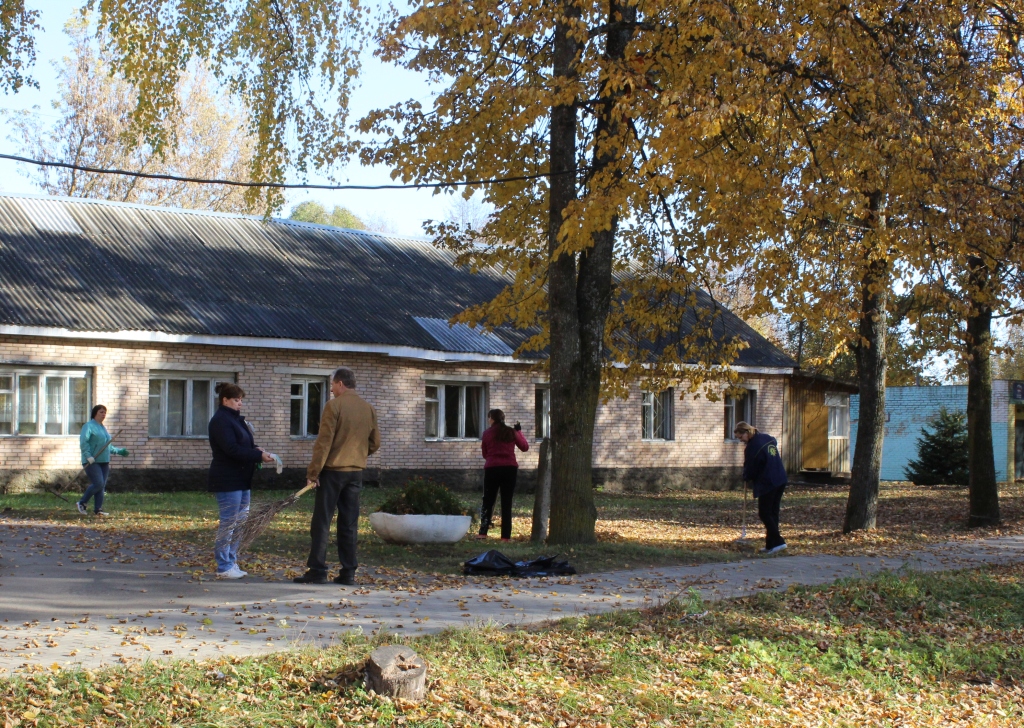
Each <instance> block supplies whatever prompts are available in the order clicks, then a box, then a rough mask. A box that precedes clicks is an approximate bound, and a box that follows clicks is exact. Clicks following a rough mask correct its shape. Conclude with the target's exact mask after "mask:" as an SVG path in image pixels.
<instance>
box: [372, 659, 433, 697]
mask: <svg viewBox="0 0 1024 728" xmlns="http://www.w3.org/2000/svg"><path fill="white" fill-rule="evenodd" d="M366 687H367V689H369V690H373V691H374V692H375V693H377V694H378V695H387V696H389V697H392V698H402V699H403V700H410V701H413V702H419V701H420V700H423V698H425V697H426V695H427V663H426V662H424V661H423V658H422V657H420V656H419V655H417V654H416V653H415V652H413V651H412V649H410V648H408V647H406V646H404V645H388V646H386V647H378V648H377V649H375V650H374V651H373V652H371V653H370V659H369V661H368V662H367V663H366Z"/></svg>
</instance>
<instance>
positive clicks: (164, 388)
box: [146, 370, 235, 440]
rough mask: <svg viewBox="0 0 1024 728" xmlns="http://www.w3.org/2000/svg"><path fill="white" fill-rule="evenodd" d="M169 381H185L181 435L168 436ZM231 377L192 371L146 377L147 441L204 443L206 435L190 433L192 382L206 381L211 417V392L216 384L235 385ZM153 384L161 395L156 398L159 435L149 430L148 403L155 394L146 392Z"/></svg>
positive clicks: (213, 403) (213, 404)
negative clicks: (182, 440)
mask: <svg viewBox="0 0 1024 728" xmlns="http://www.w3.org/2000/svg"><path fill="white" fill-rule="evenodd" d="M171 380H177V381H184V382H185V406H184V408H183V410H182V413H181V417H182V420H183V421H182V428H181V429H182V433H181V434H178V433H174V434H168V433H167V410H168V408H167V392H168V382H170V381H171ZM234 381H235V375H234V374H215V373H208V372H192V371H177V370H167V371H151V372H150V373H149V378H148V379H147V381H146V393H147V396H146V436H147V437H148V438H149V439H150V440H181V439H189V440H206V439H209V434H208V433H199V434H196V433H194V432H193V431H192V395H193V383H194V382H209V392H210V395H209V397H210V399H209V403H208V405H207V412H209V413H210V417H211V418H212V417H213V415H214V413H215V412H216V411H217V393H216V392H215V391H214V390H215V389H216V388H217V384H218V382H232V383H233V382H234ZM153 382H160V394H159V395H156V396H157V397H159V399H160V404H159V407H160V432H159V434H155V435H154V434H153V433H151V432H150V431H149V407H150V400H152V399H153V397H154V395H153V394H151V393H149V390H150V388H151V386H152V383H153Z"/></svg>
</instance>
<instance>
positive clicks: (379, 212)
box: [0, 0, 452, 235]
mask: <svg viewBox="0 0 1024 728" xmlns="http://www.w3.org/2000/svg"><path fill="white" fill-rule="evenodd" d="M81 4H82V0H28V2H27V5H28V6H29V7H30V8H32V9H37V10H40V11H42V15H41V17H40V25H41V26H42V32H40V33H39V34H38V35H37V36H36V52H37V53H36V65H35V67H34V68H33V69H32V71H31V73H32V76H33V77H34V78H35V79H36V81H38V82H39V89H38V90H36V89H32V88H23V89H22V90H21V91H19V92H18V93H17V94H0V108H3V109H11V110H22V109H32V108H33V107H38V111H37V113H40V114H44V115H49V116H53V117H54V118H56V115H55V112H54V110H53V108H52V107H51V105H50V104H51V101H52V100H53V99H54V98H55V97H56V95H57V88H56V81H55V75H54V70H53V67H52V62H53V61H56V60H59V59H60V58H61V57H62V56H64V55H65V54H66V53H67V52H68V43H67V36H65V35H64V33H63V31H62V28H63V26H64V23H65V21H67V19H68V18H69V17H71V14H72V13H73V12H74V11H75V10H76V9H77V8H78V7H80V6H81ZM409 98H415V99H418V100H420V101H423V102H427V101H428V100H429V99H430V87H429V86H428V84H427V83H426V81H425V80H423V78H422V77H420V76H418V75H416V74H413V73H409V72H407V71H403V70H400V69H396V68H393V67H389V66H384V65H382V64H380V63H378V62H377V61H376V60H375V59H373V58H372V57H368V58H367V59H366V60H365V65H364V74H363V80H362V84H361V87H360V89H359V90H358V91H357V92H356V94H355V96H354V98H353V104H352V110H353V112H354V114H360V113H362V112H365V111H366V110H368V109H370V108H373V107H375V106H385V105H388V104H392V103H394V102H396V101H400V100H404V99H409ZM353 118H357V117H356V116H353ZM0 152H3V153H6V154H17V153H18V152H19V149H18V146H17V144H15V143H13V142H11V141H10V140H9V139H7V134H6V133H4V134H2V135H0ZM26 171H27V165H24V164H18V163H15V162H10V161H8V160H0V190H2V191H4V192H23V193H38V192H39V189H38V188H37V187H36V185H35V184H33V182H32V181H31V180H30V179H29V178H28V177H27V176H26V175H25V172H26ZM340 176H341V178H342V179H344V178H347V179H348V181H349V182H351V183H352V184H388V183H391V182H392V180H391V178H390V176H389V170H388V169H386V168H382V167H362V166H360V165H358V164H356V165H353V166H351V167H349V168H348V169H346V170H345V172H344V174H343V175H340ZM289 181H297V180H294V179H293V180H289ZM308 181H309V182H311V183H318V182H327V180H325V179H323V178H320V177H317V176H315V175H310V177H309V179H308ZM307 199H317V200H320V201H321V202H323V203H325V204H326V205H327V206H328V207H333V206H334V205H342V206H343V207H347V208H349V209H350V210H352V211H353V212H355V213H356V214H357V215H359V216H360V217H362V218H364V219H366V218H373V217H377V218H383V219H385V220H388V221H389V222H390V224H391V225H393V227H394V229H395V231H396V232H398V233H400V234H403V235H422V234H423V229H422V223H423V221H424V220H427V219H441V218H444V217H445V215H446V214H447V212H448V209H449V206H450V205H451V203H452V197H451V196H449V195H434V194H433V193H432V192H431V191H429V190H383V191H338V192H331V191H320V190H318V191H315V192H308V193H307V192H302V191H290V192H289V193H288V194H287V206H286V208H285V212H287V210H288V209H290V208H291V206H292V205H295V204H297V203H299V202H302V201H303V200H307Z"/></svg>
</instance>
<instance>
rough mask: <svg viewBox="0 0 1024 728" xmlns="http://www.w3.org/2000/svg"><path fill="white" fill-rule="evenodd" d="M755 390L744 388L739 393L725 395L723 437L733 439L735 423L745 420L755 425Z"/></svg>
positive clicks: (734, 436)
mask: <svg viewBox="0 0 1024 728" xmlns="http://www.w3.org/2000/svg"><path fill="white" fill-rule="evenodd" d="M756 419H757V392H756V391H755V390H753V389H745V390H743V392H742V393H740V394H735V395H732V394H727V395H725V439H726V440H735V439H736V435H735V432H734V431H735V430H736V424H737V423H739V422H746V423H747V424H748V425H753V426H754V427H757V422H756V421H755V420H756Z"/></svg>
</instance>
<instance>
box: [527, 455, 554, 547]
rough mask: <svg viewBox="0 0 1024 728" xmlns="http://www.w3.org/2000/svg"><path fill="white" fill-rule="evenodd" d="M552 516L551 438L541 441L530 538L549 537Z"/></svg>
mask: <svg viewBox="0 0 1024 728" xmlns="http://www.w3.org/2000/svg"><path fill="white" fill-rule="evenodd" d="M550 517H551V440H550V439H549V438H547V437H545V438H544V440H543V441H542V442H541V443H540V457H539V459H538V461H537V491H536V493H534V496H533V530H532V532H531V533H530V540H531V541H533V542H534V543H543V542H544V541H546V540H547V538H548V519H549V518H550Z"/></svg>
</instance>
